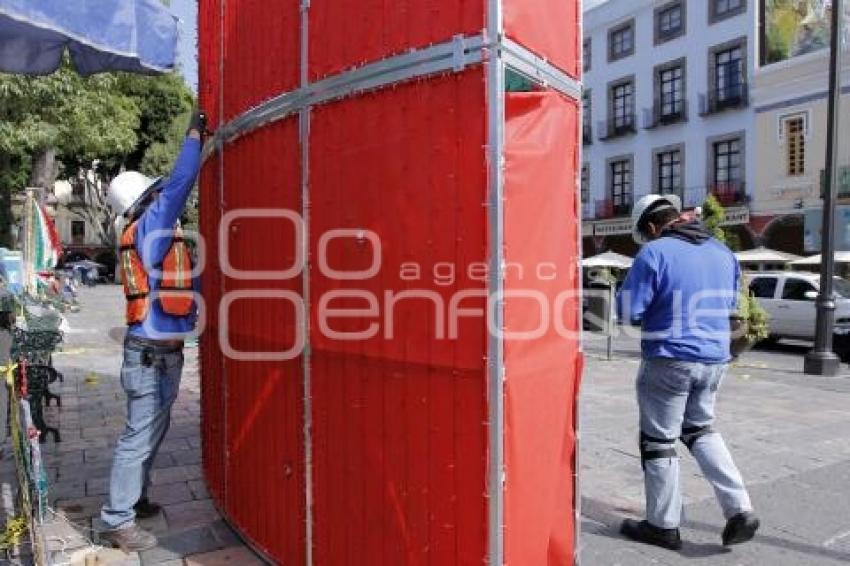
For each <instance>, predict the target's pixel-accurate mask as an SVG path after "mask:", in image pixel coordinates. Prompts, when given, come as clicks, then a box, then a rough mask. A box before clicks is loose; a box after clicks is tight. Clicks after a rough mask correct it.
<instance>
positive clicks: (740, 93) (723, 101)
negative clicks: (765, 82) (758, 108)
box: [699, 82, 750, 116]
mask: <svg viewBox="0 0 850 566" xmlns="http://www.w3.org/2000/svg"><path fill="white" fill-rule="evenodd" d="M749 103H750V89H749V87H748V85H747V83H745V82H740V83H736V84H730V85H727V86H724V87H721V88H715V89H712V90H710V91H708V92H707V93H703V94H700V95H699V113H700V116H708V115H710V114H717V113H718V112H723V111H724V110H730V109H733V108H745V107H746V106H747V105H748V104H749Z"/></svg>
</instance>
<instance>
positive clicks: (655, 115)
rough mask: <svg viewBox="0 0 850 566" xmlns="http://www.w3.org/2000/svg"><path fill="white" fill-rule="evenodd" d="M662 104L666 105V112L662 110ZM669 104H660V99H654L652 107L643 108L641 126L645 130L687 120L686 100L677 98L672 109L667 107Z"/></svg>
mask: <svg viewBox="0 0 850 566" xmlns="http://www.w3.org/2000/svg"><path fill="white" fill-rule="evenodd" d="M663 106H667V107H668V108H666V110H667V111H666V112H662V111H661V109H662V107H663ZM669 106H670V104H669V103H667V104H664V105H662V104H661V101H660V100H656V101H655V104H654V105H653V106H652V108H644V110H643V127H644V129H647V130H652V129H655V128H657V127H659V126H669V125H670V124H678V123H680V122H687V121H688V101H687V100H679V101H677V102H676V104H675V105H673V109H672V110H671V108H669Z"/></svg>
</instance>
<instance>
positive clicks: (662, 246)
mask: <svg viewBox="0 0 850 566" xmlns="http://www.w3.org/2000/svg"><path fill="white" fill-rule="evenodd" d="M739 277H740V268H739V266H738V262H737V260H736V259H735V256H734V255H733V254H732V252H731V251H730V250H729V248H727V247H726V246H725V245H723V244H722V243H720V242H719V241H717V240H715V239H714V238H710V239H708V240H706V241H704V242H702V243H693V242H688V241H685V240H682V239H679V238H674V237H664V238H659V239H657V240H654V241H652V242H650V243H648V244H646V245H645V246H643V248H642V249H641V251H640V253H638V255H637V257H635V260H634V263H633V265H632V267H631V269H630V270H629V274H628V276H627V277H626V280H625V281H624V282H623V287H622V289H621V290H620V293H619V294H618V296H617V310H618V313H619V316H620V320H623V321H624V322H627V323H631V324H633V325H640V326H641V330H642V340H641V351H642V356H643V358H644V359H651V358H671V359H675V360H683V361H689V362H702V363H722V362H726V361H729V359H730V358H731V356H730V353H729V338H730V335H729V332H730V327H729V316H730V314H731V313H732V312H733V311H734V310H735V308H736V305H737V291H738V280H739Z"/></svg>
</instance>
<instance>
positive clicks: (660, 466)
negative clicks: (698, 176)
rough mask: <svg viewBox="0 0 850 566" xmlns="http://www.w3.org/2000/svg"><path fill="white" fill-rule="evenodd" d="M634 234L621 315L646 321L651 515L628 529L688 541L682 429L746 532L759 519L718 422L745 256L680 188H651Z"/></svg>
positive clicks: (738, 536) (645, 454)
mask: <svg viewBox="0 0 850 566" xmlns="http://www.w3.org/2000/svg"><path fill="white" fill-rule="evenodd" d="M632 236H633V238H634V240H635V241H636V242H637V243H638V244H639V245H642V248H641V250H640V252H639V253H638V255H637V257H635V260H634V263H633V265H632V267H631V269H630V270H629V273H628V276H627V277H626V280H625V281H624V283H623V286H622V289H621V290H620V293H619V295H618V297H617V308H618V312H619V315H620V320H623V321H625V322H627V323H631V324H632V325H636V326H640V327H641V334H642V340H641V352H642V356H641V357H642V362H641V366H640V369H639V370H638V378H637V400H638V410H639V413H640V453H641V463H642V466H643V472H644V483H645V495H646V520H644V521H635V520H632V519H626V520H625V521H624V522H623V524H622V527H621V532H622V533H623V534H624V535H626V536H627V537H629V538H631V539H633V540H636V541H639V542H644V543H648V544H654V545H657V546H661V547H664V548H668V549H671V550H678V549H680V548H681V546H682V541H681V536H680V533H679V523H680V521H681V512H682V494H681V489H680V486H679V459H678V456H677V454H676V449H675V445H676V441H677V439H678V440H681V441H682V443H683V444H684V445H685V446H686V447H687V448H688V449H689V450H690V452H691V454H692V455H693V456H694V458H695V459H696V461H697V463H698V464H699V466H700V469H701V470H702V473H703V475H704V476H705V478H706V480H708V482H709V483H710V484H711V485H712V487H713V488H714V493H715V495H716V496H717V499H718V502H719V503H720V506H721V508H722V509H723V513H724V516H725V518H726V520H727V522H726V527H725V529H724V530H723V534H722V542H723V544H724V545H731V544H737V543H742V542H746V541H748V540H750V539H752V538H753V536H755V533H756V530H757V529H758V527H759V520H758V518H757V517H756V516H755V514H754V513H753V507H752V504H751V502H750V497H749V495H748V493H747V490H746V488H745V487H744V483H743V480H742V479H741V474H740V472H739V471H738V469H737V467H736V466H735V463H734V462H733V460H732V456H731V454H730V453H729V450H728V449H727V448H726V444H725V443H724V441H723V438H722V437H721V436H720V433H719V432H717V431H716V430H714V428H713V427H712V425H713V423H714V406H715V400H716V396H717V390H718V388H719V387H720V383H721V381H722V379H723V377H724V376H725V375H726V371H727V368H728V362H729V361H730V316H731V315H732V314H733V313H734V311H735V309H736V298H737V292H738V281H739V278H740V271H739V267H738V262H737V260H736V259H735V256H734V255H733V254H732V252H731V251H730V250H729V248H727V247H726V246H725V245H724V244H722V243H721V242H719V241H718V240H716V239H715V238H713V237H711V234H710V233H708V231H707V230H706V229H705V227H704V226H703V225H702V224H701V223H700V222H699V221H697V220H695V219H694V218H692V217H687V216H685V215H683V214H682V213H681V201H680V200H679V198H678V197H676V196H674V195H647V196H646V197H644V198H642V199H641V200H640V201H639V202H638V203H636V204H635V206H634V211H633V213H632Z"/></svg>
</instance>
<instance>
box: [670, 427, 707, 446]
mask: <svg viewBox="0 0 850 566" xmlns="http://www.w3.org/2000/svg"><path fill="white" fill-rule="evenodd" d="M713 432H714V429H713V428H711V425H705V426H686V427H682V436H680V437H679V440H681V441H682V444H684V445H685V446H687V447H688V450H692V449H693V447H694V443H695V442H696V441H697V440H699V438H700V437H701V436H705V435H706V434H711V433H713Z"/></svg>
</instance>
